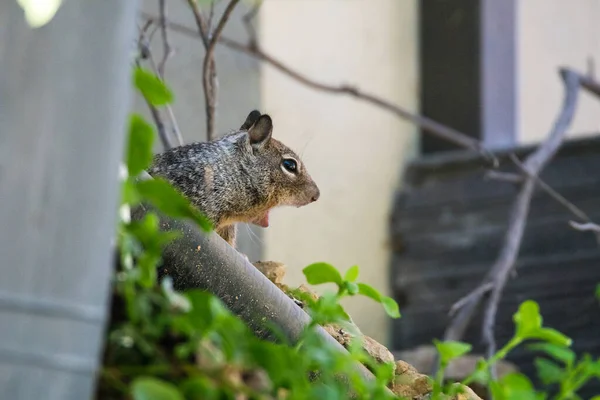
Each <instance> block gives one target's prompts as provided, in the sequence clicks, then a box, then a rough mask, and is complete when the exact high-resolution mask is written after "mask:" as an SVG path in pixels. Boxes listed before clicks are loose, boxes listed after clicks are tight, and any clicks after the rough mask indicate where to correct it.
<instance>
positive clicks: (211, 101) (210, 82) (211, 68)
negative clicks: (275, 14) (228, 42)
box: [170, 0, 239, 141]
mask: <svg viewBox="0 0 600 400" xmlns="http://www.w3.org/2000/svg"><path fill="white" fill-rule="evenodd" d="M238 3H239V0H231V1H230V2H229V4H227V7H226V8H225V11H224V12H223V15H222V16H221V19H220V20H219V23H218V24H217V27H216V28H215V30H214V32H210V30H209V29H210V27H209V25H208V24H207V22H206V20H205V19H204V17H203V16H202V13H201V11H200V8H199V7H198V4H197V3H196V1H195V0H188V4H189V5H190V8H191V9H192V12H193V14H194V19H195V21H196V26H197V28H198V31H197V32H195V35H199V36H200V37H201V38H202V42H203V43H204V48H205V49H206V54H205V55H204V62H203V64H202V86H203V88H204V101H205V103H206V138H207V140H208V141H211V140H212V139H213V138H214V136H215V118H216V112H217V91H218V81H217V69H216V65H215V56H214V52H215V47H216V45H217V41H218V40H219V38H220V37H221V34H222V33H223V29H224V28H225V25H226V24H227V21H228V20H229V17H230V16H231V13H232V12H233V10H234V8H235V6H236V5H237V4H238ZM170 25H172V24H170Z"/></svg>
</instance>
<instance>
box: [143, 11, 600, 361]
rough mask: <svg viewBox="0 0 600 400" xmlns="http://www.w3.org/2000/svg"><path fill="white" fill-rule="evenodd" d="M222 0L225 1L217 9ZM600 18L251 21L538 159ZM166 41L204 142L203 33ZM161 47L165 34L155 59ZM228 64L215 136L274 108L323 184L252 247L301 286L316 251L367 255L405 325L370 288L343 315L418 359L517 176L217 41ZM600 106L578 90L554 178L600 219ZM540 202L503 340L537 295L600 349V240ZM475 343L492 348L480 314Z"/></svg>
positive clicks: (580, 347) (332, 69)
mask: <svg viewBox="0 0 600 400" xmlns="http://www.w3.org/2000/svg"><path fill="white" fill-rule="evenodd" d="M225 5H226V2H224V1H220V2H219V1H217V2H216V8H215V15H220V13H221V12H222V10H223V9H224V7H225ZM252 5H253V2H249V1H248V2H242V3H241V4H240V5H239V6H238V8H237V9H236V10H235V11H234V13H233V14H232V16H231V20H230V21H229V23H228V25H227V27H226V28H225V31H224V36H225V37H227V38H230V39H233V40H236V41H239V42H241V43H247V42H248V40H249V33H248V31H247V29H246V27H245V26H244V24H243V16H244V15H246V14H247V13H248V12H249V11H250V10H251V8H252ZM143 10H144V12H146V13H147V14H148V15H154V16H156V15H158V10H157V2H156V1H153V0H144V1H143ZM599 17H600V3H599V2H598V1H594V0H579V1H578V2H577V5H576V6H575V5H574V4H573V3H571V2H565V1H562V0H528V1H516V0H503V1H496V0H460V1H448V0H427V1H421V2H419V1H413V0H265V1H264V2H263V4H262V6H261V8H260V10H259V12H258V14H257V16H256V18H255V19H254V26H255V28H256V35H257V41H258V43H259V44H260V48H261V49H262V51H263V52H265V53H266V54H268V55H269V56H271V57H273V58H274V59H276V60H277V61H279V62H281V63H282V64H284V65H285V66H287V67H289V68H291V69H292V70H294V71H296V72H297V73H299V74H301V75H302V76H303V77H306V78H308V79H310V80H312V81H316V82H319V83H323V84H329V85H334V86H335V85H350V86H352V87H355V88H358V89H360V90H361V91H363V92H365V93H368V94H372V95H374V96H377V97H380V98H382V99H385V100H387V101H389V102H391V103H393V104H396V105H398V106H400V107H402V108H404V109H405V110H407V111H409V112H412V113H416V114H422V115H424V116H426V117H429V118H432V119H434V120H436V121H438V122H441V123H443V124H445V125H448V126H450V127H452V128H455V129H457V130H459V131H462V132H465V133H467V134H468V135H470V136H471V137H473V138H475V139H477V140H480V141H481V142H482V143H483V145H484V147H485V148H486V149H488V150H490V151H494V152H497V154H498V155H499V157H506V155H507V154H509V153H515V154H517V155H518V156H525V155H526V154H528V153H529V152H531V150H532V148H531V147H530V146H532V145H536V144H538V143H540V141H541V140H543V139H544V138H545V137H546V136H547V135H548V133H549V131H550V129H551V127H552V123H553V121H554V119H555V118H556V115H557V113H558V112H559V110H560V107H561V103H562V98H563V92H564V89H563V82H562V80H561V79H560V76H559V74H558V69H559V68H560V67H568V68H572V69H574V70H576V71H578V72H580V73H582V74H588V75H590V76H592V77H593V76H595V74H596V63H597V62H598V57H599V56H600V25H598V23H597V21H598V18H599ZM169 20H170V21H172V22H175V23H177V24H181V25H183V26H186V27H189V28H191V30H192V31H193V30H194V27H195V25H194V19H193V15H192V13H191V12H190V10H189V8H188V6H187V4H185V2H169ZM170 40H171V45H172V46H173V48H174V49H175V54H174V55H173V57H171V58H170V60H169V63H168V64H167V68H166V72H165V78H166V80H167V82H168V84H169V85H170V86H171V87H172V88H173V90H174V93H175V96H176V99H175V103H174V107H173V110H174V113H175V115H176V118H177V122H178V124H179V127H180V129H181V132H182V133H183V135H184V139H185V141H186V142H190V141H196V140H204V139H205V137H204V132H205V121H204V118H205V113H204V98H203V92H202V83H201V66H202V61H203V56H204V50H203V49H202V47H201V42H200V41H199V40H198V38H197V37H194V35H193V34H189V33H187V34H186V33H182V32H177V31H173V32H172V33H171V38H170ZM161 46H162V44H161V43H160V40H154V41H153V42H152V48H153V51H154V52H155V53H156V54H160V52H161V51H162V49H161ZM216 62H217V71H218V76H219V91H220V93H219V103H218V108H217V118H218V129H217V131H218V132H219V133H225V132H228V131H230V130H232V129H237V128H238V126H239V125H240V124H241V123H242V122H243V120H244V118H245V116H246V115H247V114H248V112H249V111H250V110H252V109H254V108H258V109H259V110H260V111H261V112H263V113H268V114H270V115H271V116H272V118H273V121H274V136H275V137H276V138H277V139H280V140H282V141H283V142H284V143H286V144H288V145H290V146H291V147H292V148H294V149H295V150H296V151H297V152H299V153H300V154H301V156H302V157H303V159H304V161H305V163H306V166H307V168H308V170H309V172H310V173H311V174H312V176H313V178H314V179H315V181H316V182H317V183H318V185H319V186H320V189H321V198H320V199H319V201H318V202H317V203H314V204H311V205H310V206H308V207H304V208H301V209H291V208H283V209H278V210H276V211H274V212H273V213H272V217H271V226H270V227H269V228H268V229H262V228H258V227H246V226H244V227H241V229H240V231H241V236H242V237H241V239H240V248H241V249H242V251H243V252H245V253H246V254H248V255H249V257H250V259H251V260H252V261H254V260H259V259H262V260H274V261H280V262H282V263H284V264H285V265H286V266H287V274H286V278H285V282H286V283H287V284H289V285H298V284H300V283H303V282H304V277H303V275H302V268H303V267H305V266H307V265H308V264H310V263H313V262H317V261H324V262H328V263H331V264H333V265H334V266H336V267H337V268H340V269H341V270H346V269H348V268H349V267H351V266H353V265H359V266H360V271H361V272H360V273H361V275H360V279H361V280H362V281H365V282H366V283H369V284H371V285H373V286H374V287H376V288H378V289H380V290H381V291H382V292H384V293H385V294H387V295H390V296H393V297H394V298H395V299H396V300H397V301H398V302H399V304H400V309H401V312H402V314H403V317H402V318H401V319H400V320H398V321H394V322H393V323H392V320H391V319H389V318H388V317H387V316H386V315H385V313H384V312H383V310H382V309H381V307H380V306H379V305H378V304H376V303H375V302H369V301H364V300H361V299H357V301H352V300H350V301H348V302H347V307H348V311H349V312H350V314H351V315H352V317H353V319H354V321H355V322H356V323H357V325H358V326H359V327H360V328H361V329H362V330H363V332H364V333H365V334H366V335H369V336H372V337H373V338H375V339H376V340H378V341H381V342H382V343H384V344H386V345H388V346H389V347H390V349H391V350H393V351H394V352H397V353H400V357H404V359H407V360H408V361H411V362H413V363H415V364H417V365H419V360H418V355H417V356H414V354H413V353H407V352H410V351H413V350H415V349H417V348H419V346H421V345H427V344H430V343H431V339H432V338H441V337H442V336H443V333H444V330H445V328H446V326H447V325H448V323H449V321H450V319H449V317H448V310H449V308H450V306H451V305H452V304H453V303H454V302H455V301H457V300H458V299H460V298H461V297H462V296H464V295H466V294H468V293H469V291H471V290H472V289H473V288H475V287H476V286H477V284H478V283H479V282H480V280H481V279H482V277H483V276H484V275H485V273H486V272H487V271H488V269H489V267H490V266H491V265H492V263H493V261H494V260H495V259H496V257H497V255H498V252H499V250H500V248H501V245H502V238H503V234H504V232H505V230H506V227H507V223H508V216H509V211H510V205H511V203H512V201H513V199H514V197H515V195H516V193H517V190H518V187H517V186H516V185H514V184H511V183H506V182H498V181H492V180H489V179H486V175H485V174H486V169H485V166H483V164H482V163H481V162H480V160H478V159H477V158H476V157H475V156H473V155H472V154H473V153H468V152H466V151H461V150H459V149H458V148H457V146H455V145H453V144H452V143H449V142H447V141H445V140H442V139H439V138H437V137H435V136H432V135H430V134H428V133H426V132H423V131H421V130H420V129H419V128H418V127H417V126H415V125H413V124H411V123H409V122H406V121H405V120H402V119H400V118H398V117H397V116H396V115H394V114H393V113H391V112H389V111H387V110H384V109H382V108H380V107H376V106H374V105H372V104H369V103H367V102H364V101H361V100H360V99H356V98H354V97H353V96H347V95H340V94H331V93H327V92H323V91H321V90H315V89H314V88H311V87H307V86H306V85H304V84H303V83H301V82H299V81H298V80H296V79H292V78H290V77H289V76H287V75H285V74H282V73H281V72H280V71H279V70H277V69H275V68H273V67H272V66H271V65H270V64H269V63H265V62H260V61H258V60H257V59H256V58H255V57H252V56H250V55H248V54H245V53H243V52H239V51H235V50H234V49H231V48H229V47H225V46H217V50H216ZM136 101H137V102H136V106H135V107H136V109H137V110H138V111H140V112H142V113H146V105H145V104H144V103H143V101H141V99H140V98H137V100H136ZM599 112H600V103H598V101H597V100H595V99H593V98H592V97H591V96H590V95H588V94H586V93H582V94H581V96H580V102H579V104H578V108H577V112H576V116H575V120H574V122H573V124H572V125H571V127H570V129H569V131H568V134H567V138H568V141H567V143H566V145H565V146H564V148H563V150H561V152H560V153H559V155H558V156H557V157H556V159H555V160H554V162H553V163H551V166H550V167H548V168H547V170H546V171H545V172H544V174H542V177H543V179H545V181H546V182H547V183H548V184H550V185H551V186H552V187H553V188H554V189H557V190H558V191H559V192H561V193H562V194H563V195H565V196H566V197H567V198H569V199H570V200H572V201H577V202H578V203H577V204H578V205H579V206H580V207H581V208H583V209H584V210H585V211H586V212H587V213H588V214H589V215H590V216H592V217H593V216H594V212H595V213H596V214H600V206H599V205H598V202H597V201H596V200H597V198H598V196H600V191H598V190H596V189H595V188H594V187H595V185H593V183H600V182H597V181H598V180H599V179H598V178H596V175H597V172H596V171H598V168H600V162H599V161H597V160H598V154H597V153H598V151H599V150H600V147H598V145H599V144H598V142H597V141H596V137H597V133H598V123H599V121H600V120H599V119H598V115H599ZM158 150H160V148H159V147H157V151H158ZM505 161H506V160H505ZM507 164H509V165H508V167H507V169H506V171H511V169H510V162H504V163H503V165H504V166H506V165H507ZM502 168H504V167H502ZM512 171H513V172H515V170H514V168H513V169H512ZM531 210H532V211H531V214H530V217H529V223H528V227H527V229H526V232H525V237H524V239H523V245H522V251H521V254H520V257H519V259H518V263H517V265H518V271H519V272H518V274H519V277H518V279H516V280H513V281H511V283H509V286H508V289H507V291H506V293H505V295H504V296H503V300H502V302H501V306H500V311H499V316H498V322H497V326H498V330H497V335H498V340H499V341H500V342H502V340H504V339H503V338H508V337H509V336H510V335H511V334H512V330H513V324H512V320H511V316H512V314H513V313H514V312H515V311H516V308H517V305H518V304H519V303H520V302H521V301H523V300H525V299H527V298H533V299H535V300H536V301H538V302H539V303H540V305H541V308H542V313H543V315H544V316H545V322H547V324H548V326H553V327H556V328H557V329H561V330H562V331H563V332H565V333H566V334H567V335H569V336H571V337H572V338H574V339H575V344H576V345H575V348H576V350H577V351H587V352H592V354H594V353H595V354H598V353H600V344H599V341H598V339H597V338H595V335H596V334H595V333H594V332H598V331H597V330H596V329H597V328H600V326H598V325H597V323H596V322H595V321H594V318H593V317H592V315H594V314H593V313H597V311H598V305H597V301H595V300H594V296H593V291H594V285H595V284H596V283H597V282H598V281H600V272H599V271H600V270H599V269H598V268H597V265H598V261H600V253H599V252H598V245H597V242H596V241H595V238H594V236H593V235H590V234H584V233H581V232H576V231H574V230H573V229H571V228H569V226H568V221H569V219H571V218H572V216H571V215H570V214H569V212H568V211H567V210H566V209H564V207H562V206H561V205H559V204H557V203H556V201H555V200H553V199H551V198H549V197H548V196H547V195H544V194H540V193H537V194H536V195H535V196H534V200H533V203H532V207H531ZM586 313H587V314H586ZM590 313H591V314H590ZM575 314H576V315H577V317H576V316H575ZM581 315H587V316H583V317H582V316H581ZM464 339H465V340H469V341H471V342H472V343H474V344H475V348H476V349H477V350H479V351H483V347H482V346H481V319H480V316H479V317H476V318H475V320H474V322H473V323H472V324H471V327H470V328H469V329H468V330H467V334H466V337H465V338H464ZM410 354H413V356H414V357H417V358H415V359H410V357H411V356H410ZM427 354H429V353H427ZM429 355H430V354H429ZM527 357H529V356H527V355H524V353H519V352H518V351H517V352H516V353H515V356H513V358H512V359H511V360H512V361H514V362H515V363H516V364H519V365H521V364H522V365H523V366H524V368H525V370H526V371H525V372H530V371H528V370H527V368H532V366H531V360H530V359H529V358H527ZM525 358H527V360H525ZM424 365H428V364H427V363H426V364H424Z"/></svg>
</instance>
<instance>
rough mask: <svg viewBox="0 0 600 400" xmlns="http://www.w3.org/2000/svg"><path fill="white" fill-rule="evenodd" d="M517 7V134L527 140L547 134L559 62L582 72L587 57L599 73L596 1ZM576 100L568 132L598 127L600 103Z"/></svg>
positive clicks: (556, 0)
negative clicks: (574, 111) (575, 113)
mask: <svg viewBox="0 0 600 400" xmlns="http://www.w3.org/2000/svg"><path fill="white" fill-rule="evenodd" d="M517 7H518V9H517V15H518V33H517V37H518V61H517V63H518V64H517V65H518V75H519V85H518V88H519V89H518V101H519V114H520V116H519V136H520V142H521V143H531V142H533V141H538V140H541V139H542V138H544V137H545V136H546V135H547V133H548V131H549V129H550V127H551V126H552V122H553V120H554V118H555V116H556V114H557V112H558V110H559V108H560V106H561V103H562V97H563V86H562V81H561V79H560V78H559V77H558V74H557V68H558V67H560V66H569V67H573V68H576V69H577V70H578V71H581V72H586V71H588V65H589V62H590V61H591V62H592V63H593V64H595V66H596V68H595V69H596V74H597V75H596V76H600V69H599V68H600V24H598V21H599V20H600V2H598V0H577V1H575V2H572V1H564V0H526V1H517ZM588 60H590V61H588ZM580 100H581V102H580V104H579V108H578V110H577V115H576V118H575V120H574V123H573V125H572V128H571V129H570V132H571V134H570V135H569V136H570V137H573V136H574V135H573V134H581V133H590V132H594V131H595V132H597V131H598V129H599V128H600V102H598V100H595V99H593V98H592V97H591V96H590V95H588V94H583V95H582V96H581V97H580Z"/></svg>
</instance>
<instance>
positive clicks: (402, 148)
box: [260, 0, 419, 341]
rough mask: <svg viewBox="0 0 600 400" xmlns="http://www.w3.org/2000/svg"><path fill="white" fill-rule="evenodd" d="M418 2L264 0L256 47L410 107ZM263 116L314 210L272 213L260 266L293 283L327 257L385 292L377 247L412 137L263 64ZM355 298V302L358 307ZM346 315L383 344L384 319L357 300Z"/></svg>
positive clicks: (373, 113)
mask: <svg viewBox="0 0 600 400" xmlns="http://www.w3.org/2000/svg"><path fill="white" fill-rule="evenodd" d="M416 6H417V2H416V1H412V0H411V1H409V0H403V1H398V0H351V1H340V0H318V1H317V0H308V1H307V0H285V1H281V0H266V1H265V2H264V5H263V7H262V10H261V14H260V27H261V29H260V41H261V44H262V46H263V47H264V49H265V50H266V51H267V52H269V53H270V54H272V55H274V56H275V57H277V58H279V59H281V60H282V61H284V62H285V63H286V64H288V65H290V66H292V67H293V68H295V69H297V70H298V71H299V72H301V73H303V74H306V75H307V76H309V77H312V78H315V79H317V80H318V81H320V82H328V83H349V84H353V85H356V86H358V87H360V88H362V89H364V90H365V91H368V92H372V93H374V94H377V95H379V96H382V97H384V98H386V99H389V100H390V101H393V102H395V103H397V104H400V105H402V106H404V107H406V108H407V109H409V110H416V107H417V104H418V102H417V100H418V97H417V96H418V91H419V86H418V84H419V82H418V77H417V73H418V69H417V59H418V58H417V46H418V37H417V24H416V16H417V8H416ZM261 95H262V108H263V112H267V113H269V114H271V116H272V117H273V121H274V136H275V137H277V138H279V139H281V140H283V141H284V142H285V143H286V144H289V145H290V146H292V147H293V148H295V149H296V150H298V151H299V152H300V153H301V156H302V157H303V159H304V161H305V163H306V165H307V168H308V170H309V172H310V173H311V174H312V175H313V178H314V179H315V181H316V182H317V183H318V185H319V186H320V189H321V198H320V200H319V201H318V202H317V203H314V204H312V205H310V206H307V207H305V208H301V209H291V208H282V209H279V210H275V211H274V212H272V216H271V226H270V227H269V228H268V229H266V230H265V232H264V245H265V259H270V260H280V261H283V262H285V263H286V264H287V265H288V266H289V268H288V275H287V278H286V280H287V282H288V283H291V284H299V283H301V282H304V277H303V275H302V272H301V270H302V268H303V267H304V266H306V265H308V264H310V263H313V262H317V261H326V262H329V263H332V264H333V265H335V266H336V267H338V268H340V269H342V270H343V271H345V270H346V269H347V268H349V267H350V266H352V265H355V264H358V265H359V266H360V267H361V277H360V279H361V280H362V281H365V282H367V283H369V284H371V285H373V286H375V287H376V288H378V289H380V290H382V291H383V292H386V293H389V292H388V274H389V273H388V256H389V250H388V248H387V245H386V240H387V228H388V221H389V217H388V215H389V213H390V205H391V202H392V196H393V193H394V190H395V189H396V187H397V184H398V181H399V174H400V172H401V171H400V168H401V166H402V164H403V162H404V160H406V158H407V157H409V156H410V155H411V154H413V151H414V150H415V147H416V146H415V144H416V143H415V141H416V130H415V127H414V126H412V125H410V124H407V123H405V122H403V121H401V120H399V119H398V118H397V117H395V116H393V115H391V114H390V113H389V112H386V111H382V110H380V109H378V108H376V107H374V106H371V105H368V104H366V103H364V102H360V101H357V100H355V99H351V98H348V97H345V96H339V95H331V94H326V93H321V92H317V91H315V90H313V89H309V88H307V87H305V86H302V85H300V84H299V83H297V82H296V81H293V80H291V79H290V78H288V77H286V76H284V75H282V74H281V73H280V72H278V71H276V70H274V69H273V68H271V67H269V66H265V65H264V64H263V65H262V66H261ZM357 300H358V299H357ZM357 300H354V299H353V300H351V301H349V302H348V303H347V305H348V311H349V312H350V313H351V315H352V316H353V318H354V320H355V322H356V323H357V324H358V325H359V326H360V328H361V329H363V331H364V333H366V334H368V335H372V336H373V337H374V338H376V339H378V340H382V341H386V340H387V336H388V322H389V320H388V319H387V317H386V316H385V314H384V313H383V311H382V308H381V306H379V305H378V304H375V303H374V302H372V301H370V300H368V299H364V300H363V299H360V301H357Z"/></svg>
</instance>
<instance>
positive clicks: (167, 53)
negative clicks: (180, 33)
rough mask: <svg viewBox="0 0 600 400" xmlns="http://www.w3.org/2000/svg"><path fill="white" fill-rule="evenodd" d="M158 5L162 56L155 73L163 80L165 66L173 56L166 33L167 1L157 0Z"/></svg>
mask: <svg viewBox="0 0 600 400" xmlns="http://www.w3.org/2000/svg"><path fill="white" fill-rule="evenodd" d="M158 5H159V16H160V33H161V37H162V43H163V56H162V59H161V60H160V62H159V63H158V67H157V71H158V75H159V76H160V78H161V79H164V78H165V66H166V65H167V61H168V60H169V57H171V55H172V54H173V49H172V48H171V44H170V43H169V35H168V33H167V1H166V0H158Z"/></svg>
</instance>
